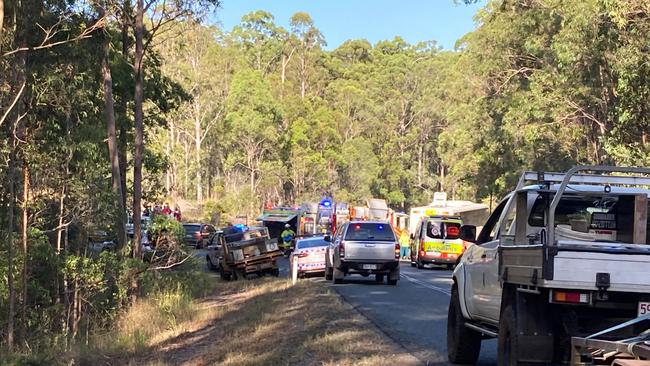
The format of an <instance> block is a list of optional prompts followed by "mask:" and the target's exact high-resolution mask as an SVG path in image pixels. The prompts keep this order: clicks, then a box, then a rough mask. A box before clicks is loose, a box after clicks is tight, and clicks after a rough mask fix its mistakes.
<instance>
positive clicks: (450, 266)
mask: <svg viewBox="0 0 650 366" xmlns="http://www.w3.org/2000/svg"><path fill="white" fill-rule="evenodd" d="M454 267H455V265H453V264H448V265H447V269H448V270H450V271H451V270H452V269H454Z"/></svg>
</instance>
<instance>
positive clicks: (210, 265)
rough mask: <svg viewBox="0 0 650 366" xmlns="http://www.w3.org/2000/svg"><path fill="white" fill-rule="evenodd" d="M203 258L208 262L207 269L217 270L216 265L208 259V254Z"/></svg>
mask: <svg viewBox="0 0 650 366" xmlns="http://www.w3.org/2000/svg"><path fill="white" fill-rule="evenodd" d="M205 260H206V262H207V264H208V269H209V270H211V271H216V270H217V266H215V265H214V263H212V260H211V259H210V256H209V255H206V256H205Z"/></svg>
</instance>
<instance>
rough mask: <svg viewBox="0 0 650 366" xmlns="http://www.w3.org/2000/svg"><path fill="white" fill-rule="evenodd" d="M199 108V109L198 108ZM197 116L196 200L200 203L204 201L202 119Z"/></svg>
mask: <svg viewBox="0 0 650 366" xmlns="http://www.w3.org/2000/svg"><path fill="white" fill-rule="evenodd" d="M197 108H198V107H197ZM196 112H197V115H196V116H195V118H194V150H195V156H194V159H195V163H196V200H197V201H198V202H199V203H200V202H202V201H203V182H202V177H201V169H202V167H201V119H200V117H199V114H198V112H199V111H198V110H197V111H196Z"/></svg>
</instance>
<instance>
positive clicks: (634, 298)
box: [447, 167, 650, 365]
mask: <svg viewBox="0 0 650 366" xmlns="http://www.w3.org/2000/svg"><path fill="white" fill-rule="evenodd" d="M578 172H590V173H603V172H618V173H623V175H621V174H616V175H611V174H610V175H605V174H577V173H578ZM648 175H650V169H644V168H614V167H577V168H574V169H572V170H570V171H569V172H568V173H566V174H558V173H537V172H528V173H524V175H523V176H522V177H521V180H520V182H519V185H518V187H517V189H516V190H515V191H513V192H512V193H510V194H509V195H508V196H507V197H506V198H505V199H504V200H503V201H502V202H501V203H500V204H499V205H498V206H497V208H496V209H495V210H494V212H493V213H492V215H491V216H490V218H489V219H488V221H487V222H486V224H485V226H484V227H483V230H482V231H481V233H480V234H479V235H478V237H475V236H476V233H475V231H476V229H475V228H474V227H471V226H463V227H462V228H461V237H462V238H463V239H464V240H467V241H473V242H474V243H475V244H474V245H470V247H469V248H468V249H467V251H466V252H465V253H464V254H463V256H462V258H461V261H460V263H459V265H458V266H457V268H456V270H455V271H454V274H453V280H454V284H453V287H452V294H451V300H450V304H449V319H448V327H447V349H448V356H449V360H450V361H451V362H453V363H464V364H467V363H469V364H472V363H476V361H477V359H478V356H479V351H480V347H481V341H482V340H483V339H484V338H490V337H497V338H498V359H499V365H521V364H531V363H532V364H559V363H563V362H567V361H568V360H569V358H570V343H571V337H574V336H585V335H588V334H591V333H595V332H597V331H599V330H602V329H605V328H609V327H610V326H612V325H614V324H617V323H620V322H621V321H624V320H629V319H633V318H635V317H637V315H638V314H639V312H641V311H648V310H647V309H648V307H650V246H648V245H647V244H648V242H649V240H648V239H649V236H650V235H648V230H647V227H648V195H649V194H650V190H649V189H648V187H650V178H648ZM530 181H536V184H534V185H528V186H527V185H526V184H525V183H526V182H530ZM620 332H622V330H621V331H620ZM617 335H618V336H621V337H626V336H627V334H623V333H620V334H617ZM629 335H630V336H632V335H633V334H629Z"/></svg>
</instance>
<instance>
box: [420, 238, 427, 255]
mask: <svg viewBox="0 0 650 366" xmlns="http://www.w3.org/2000/svg"><path fill="white" fill-rule="evenodd" d="M425 255H426V253H425V252H424V239H422V240H420V257H424V256H425Z"/></svg>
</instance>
